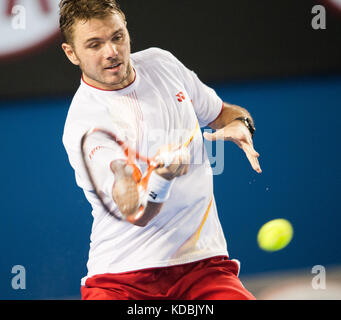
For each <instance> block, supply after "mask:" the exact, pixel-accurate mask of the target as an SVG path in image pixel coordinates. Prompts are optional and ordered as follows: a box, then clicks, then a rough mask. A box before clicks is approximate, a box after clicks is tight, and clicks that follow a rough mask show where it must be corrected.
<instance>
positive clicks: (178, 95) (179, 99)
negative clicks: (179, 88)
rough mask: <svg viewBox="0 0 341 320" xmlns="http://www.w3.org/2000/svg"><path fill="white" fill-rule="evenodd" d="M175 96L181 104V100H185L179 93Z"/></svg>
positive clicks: (182, 94) (181, 93)
mask: <svg viewBox="0 0 341 320" xmlns="http://www.w3.org/2000/svg"><path fill="white" fill-rule="evenodd" d="M176 96H177V97H178V101H179V102H182V101H183V100H185V99H186V98H185V95H184V93H183V92H179V93H178V94H177V95H176Z"/></svg>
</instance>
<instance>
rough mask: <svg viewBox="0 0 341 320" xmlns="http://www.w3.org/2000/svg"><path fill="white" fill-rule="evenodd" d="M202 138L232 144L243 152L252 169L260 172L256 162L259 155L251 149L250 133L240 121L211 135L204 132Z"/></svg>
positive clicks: (235, 121) (233, 122)
mask: <svg viewBox="0 0 341 320" xmlns="http://www.w3.org/2000/svg"><path fill="white" fill-rule="evenodd" d="M204 138H205V139H206V140H209V141H215V140H224V141H232V142H234V143H235V144H236V145H237V146H238V147H239V148H241V149H242V150H243V151H244V152H245V154H246V156H247V158H248V160H249V162H250V164H251V166H252V168H253V169H254V170H255V171H256V172H258V173H261V172H262V170H261V168H260V165H259V162H258V157H259V153H258V152H257V151H256V150H255V149H254V147H253V141H252V136H251V133H250V131H249V129H248V128H247V127H246V126H245V124H244V123H242V122H241V121H239V120H234V121H232V122H231V123H229V124H228V125H226V126H225V127H224V128H221V129H218V130H217V131H215V132H213V133H208V132H204Z"/></svg>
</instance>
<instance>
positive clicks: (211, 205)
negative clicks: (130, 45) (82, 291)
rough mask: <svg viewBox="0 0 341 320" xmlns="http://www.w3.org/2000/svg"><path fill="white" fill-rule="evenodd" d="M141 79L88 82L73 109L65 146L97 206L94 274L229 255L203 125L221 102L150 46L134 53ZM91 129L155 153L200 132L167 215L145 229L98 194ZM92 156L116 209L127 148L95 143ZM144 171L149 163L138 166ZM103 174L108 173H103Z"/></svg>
mask: <svg viewBox="0 0 341 320" xmlns="http://www.w3.org/2000/svg"><path fill="white" fill-rule="evenodd" d="M131 62H132V66H133V68H134V70H135V73H136V77H135V80H134V82H132V83H131V84H130V85H129V86H127V87H125V88H123V89H120V90H113V91H108V90H101V89H98V88H95V87H92V86H90V85H89V84H86V83H85V82H84V81H83V80H81V84H80V87H79V89H78V90H77V92H76V94H75V96H74V98H73V100H72V103H71V106H70V109H69V111H68V115H67V119H66V123H65V128H64V135H63V143H64V146H65V149H66V151H67V154H68V157H69V161H70V163H71V166H72V167H73V169H74V170H75V176H76V182H77V184H78V186H79V187H81V188H82V189H83V190H84V193H85V196H86V198H87V199H88V201H89V202H90V204H91V206H92V209H93V210H92V215H93V219H94V220H93V226H92V230H91V237H90V240H91V242H90V251H89V259H88V263H87V268H88V274H87V275H86V276H85V277H84V278H83V279H82V284H84V283H85V280H86V279H87V277H91V276H93V275H97V274H104V273H120V272H126V271H134V270H140V269H146V268H153V267H165V266H171V265H178V264H183V263H188V262H193V261H197V260H201V259H205V258H209V257H213V256H218V255H227V254H228V252H227V247H226V241H225V237H224V234H223V231H222V228H221V225H220V222H219V218H218V214H217V209H216V205H215V200H214V196H213V176H212V169H211V167H210V163H209V160H208V157H207V154H206V150H205V146H204V143H203V137H202V134H201V131H200V130H197V131H195V128H196V126H197V124H198V123H199V125H200V127H203V126H206V125H207V124H209V123H210V122H212V121H214V120H215V119H216V118H217V116H218V115H219V113H220V112H221V109H222V104H223V102H222V100H221V99H220V98H219V97H218V96H217V95H216V93H215V92H214V90H212V89H211V88H209V87H207V86H206V85H204V84H203V83H202V82H201V81H200V80H199V79H198V77H197V76H196V74H195V73H194V72H192V71H190V70H188V69H187V68H186V67H185V66H184V65H183V64H182V63H181V62H179V61H178V60H177V59H176V58H175V57H174V56H173V55H172V54H171V53H169V52H167V51H164V50H161V49H158V48H150V49H147V50H144V51H140V52H137V53H133V54H132V55H131ZM92 127H99V128H105V129H108V130H111V131H113V132H115V133H117V134H119V135H121V137H125V138H126V139H128V141H129V143H131V144H132V145H133V147H134V148H137V149H138V151H139V152H140V153H141V154H145V155H148V156H152V155H154V154H155V153H156V151H157V150H158V148H159V147H161V146H162V145H164V144H165V143H172V142H173V141H177V139H179V138H181V137H186V138H185V139H187V138H188V137H190V136H191V134H193V133H194V132H195V134H194V138H193V139H192V141H191V142H190V144H189V148H190V152H191V165H190V169H189V172H188V173H187V174H186V175H183V176H181V177H177V178H176V179H175V181H174V184H173V186H172V189H171V192H170V197H169V199H168V200H167V201H166V202H165V203H164V205H163V207H162V209H161V211H160V213H159V214H158V215H157V216H156V217H155V218H153V219H152V220H151V221H150V222H149V223H148V224H147V226H145V227H139V226H135V225H132V224H130V223H128V222H125V221H119V220H117V219H115V218H114V217H112V216H111V215H110V214H109V213H108V212H107V211H106V210H105V209H104V208H103V207H102V205H101V203H100V202H99V200H98V198H97V197H96V195H95V194H94V192H93V187H92V185H91V183H90V181H89V179H88V177H87V174H86V171H85V168H84V165H83V162H82V161H83V160H82V158H81V150H80V141H81V138H82V136H83V134H84V133H85V132H87V131H88V130H89V129H90V128H92ZM89 158H92V160H94V161H95V160H96V161H97V162H96V166H97V170H99V171H101V172H102V177H103V176H104V177H105V179H104V180H105V181H104V180H103V181H102V182H101V183H102V184H103V191H104V192H105V194H106V195H107V200H106V202H110V205H111V207H112V208H113V210H116V211H117V212H119V209H118V208H117V206H116V204H115V202H114V201H113V200H112V198H111V196H110V195H111V188H112V183H113V181H114V176H113V174H112V173H111V171H110V169H109V164H110V162H111V161H112V160H114V159H115V158H117V159H118V158H122V153H120V152H119V151H116V150H113V149H112V148H111V147H110V146H109V145H107V142H106V141H96V139H94V140H93V141H91V143H90V146H89ZM138 165H139V166H140V169H141V171H142V172H144V170H145V168H146V166H145V165H144V164H143V163H139V164H138ZM103 173H104V174H103Z"/></svg>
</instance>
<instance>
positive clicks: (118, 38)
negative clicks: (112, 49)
mask: <svg viewBox="0 0 341 320" xmlns="http://www.w3.org/2000/svg"><path fill="white" fill-rule="evenodd" d="M122 38H123V35H121V34H120V35H117V36H116V37H114V38H113V40H114V41H119V40H121V39H122Z"/></svg>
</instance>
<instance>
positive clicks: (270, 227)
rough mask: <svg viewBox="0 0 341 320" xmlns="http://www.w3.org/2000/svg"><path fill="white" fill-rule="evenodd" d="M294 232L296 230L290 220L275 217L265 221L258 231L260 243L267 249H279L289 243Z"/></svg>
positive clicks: (260, 245)
mask: <svg viewBox="0 0 341 320" xmlns="http://www.w3.org/2000/svg"><path fill="white" fill-rule="evenodd" d="M293 234H294V230H293V228H292V225H291V223H290V222H289V221H288V220H285V219H274V220H271V221H269V222H267V223H265V224H264V225H263V226H262V227H261V228H260V230H259V231H258V235H257V241H258V245H259V247H260V248H261V249H263V250H265V251H278V250H281V249H283V248H285V247H286V246H287V245H288V244H289V242H290V241H291V239H292V237H293Z"/></svg>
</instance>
